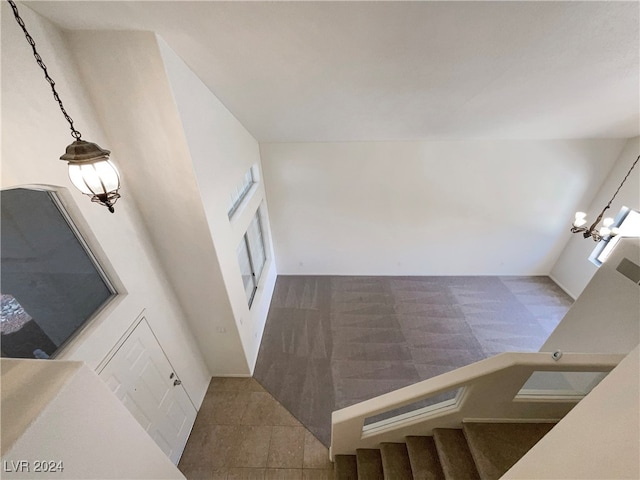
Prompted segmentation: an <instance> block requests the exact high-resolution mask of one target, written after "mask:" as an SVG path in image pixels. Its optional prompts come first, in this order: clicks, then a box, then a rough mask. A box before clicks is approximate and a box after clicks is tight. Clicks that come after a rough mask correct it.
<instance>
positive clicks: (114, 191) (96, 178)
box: [7, 0, 120, 213]
mask: <svg viewBox="0 0 640 480" xmlns="http://www.w3.org/2000/svg"><path fill="white" fill-rule="evenodd" d="M7 1H8V2H9V5H11V8H12V10H13V15H14V16H15V18H16V22H18V25H20V28H22V31H23V32H24V35H25V37H26V38H27V42H28V43H29V45H30V46H31V49H32V50H33V56H34V57H35V59H36V63H37V64H38V66H39V67H40V68H41V69H42V71H43V72H44V78H45V79H46V80H47V82H48V83H49V85H50V86H51V91H52V92H53V98H54V99H55V101H56V102H58V106H59V107H60V110H61V111H62V114H63V115H64V118H65V119H66V120H67V122H68V123H69V127H70V128H71V136H72V137H73V138H74V139H75V141H74V142H73V143H72V144H71V145H69V146H67V149H66V152H65V153H64V155H62V156H61V157H60V160H64V161H66V162H67V164H68V166H69V178H70V179H71V183H73V184H74V185H75V186H76V188H77V189H78V190H80V191H81V192H82V193H84V194H85V195H88V196H90V197H91V201H92V202H97V203H99V204H101V205H104V206H105V207H107V208H108V209H109V211H110V212H111V213H113V212H114V209H113V204H114V203H116V201H117V200H118V198H120V194H119V193H118V190H119V189H120V175H119V174H118V170H117V169H116V167H115V166H114V165H113V163H111V161H110V160H109V155H110V154H111V152H110V151H109V150H104V149H102V148H100V147H99V146H98V145H96V144H95V143H91V142H87V141H84V140H82V135H81V134H80V132H79V131H78V130H76V128H75V127H74V126H73V120H72V119H71V117H70V116H69V114H68V113H67V111H66V110H65V108H64V105H63V104H62V100H60V96H59V95H58V92H57V91H56V87H55V85H56V83H55V82H54V81H53V79H52V78H51V77H50V76H49V73H48V72H47V66H46V65H45V64H44V62H43V61H42V58H41V57H40V54H39V53H38V51H37V50H36V42H35V41H34V40H33V38H32V37H31V35H29V32H28V31H27V28H26V26H25V24H24V21H23V20H22V18H21V17H20V14H19V13H18V7H17V6H16V4H15V2H14V1H13V0H7Z"/></svg>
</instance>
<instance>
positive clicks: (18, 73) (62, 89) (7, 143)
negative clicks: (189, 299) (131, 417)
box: [1, 3, 210, 407]
mask: <svg viewBox="0 0 640 480" xmlns="http://www.w3.org/2000/svg"><path fill="white" fill-rule="evenodd" d="M1 8H2V29H1V35H2V42H1V48H2V178H1V186H2V188H8V187H13V186H19V185H31V184H46V185H54V186H62V187H64V188H66V187H69V188H70V189H69V191H66V192H65V191H63V192H62V193H63V200H64V201H65V203H66V204H67V205H68V208H69V209H70V210H71V213H72V216H73V218H74V220H75V221H76V222H77V223H78V224H79V227H80V229H81V231H82V232H83V234H84V235H85V237H86V238H87V240H88V242H89V244H90V245H91V247H92V249H93V251H94V252H95V253H96V254H97V256H98V258H99V259H100V260H101V262H102V263H103V265H104V266H105V267H106V269H107V272H108V273H109V274H110V276H111V277H112V278H113V279H114V280H115V282H116V284H117V286H118V290H119V291H121V292H124V294H123V295H122V296H120V297H119V298H118V299H117V300H116V301H115V302H113V303H112V304H110V305H109V307H108V308H107V309H106V310H105V311H103V312H102V313H101V314H100V315H99V316H98V318H97V319H96V320H95V321H94V322H92V323H91V325H89V326H88V327H87V328H86V329H85V330H84V331H83V332H82V334H81V335H79V336H78V337H77V338H76V339H75V340H74V341H73V342H72V343H71V344H70V345H69V347H68V348H67V349H66V350H65V351H64V353H63V355H62V356H61V358H63V359H73V360H83V361H86V362H87V363H88V364H89V365H90V366H91V367H92V368H95V367H96V366H97V365H98V364H99V363H100V362H101V360H102V359H103V358H105V356H106V355H107V354H108V352H109V351H110V349H111V348H112V347H113V345H114V344H116V342H117V341H118V340H119V338H120V337H121V336H122V334H123V333H124V332H125V331H126V330H127V328H128V327H129V326H130V325H131V324H132V323H133V322H134V321H135V319H136V318H137V317H138V315H139V314H140V312H141V311H142V310H143V309H146V314H145V316H146V318H147V319H148V320H149V324H150V325H151V328H152V329H153V331H154V333H155V334H156V336H157V337H158V340H159V342H160V344H161V345H162V346H163V348H164V349H165V353H166V354H167V357H168V358H169V360H170V361H171V362H172V365H173V367H174V369H175V370H176V373H177V374H178V376H179V377H180V378H181V380H182V382H183V385H184V387H185V389H186V391H187V392H188V394H189V396H190V398H191V400H192V401H193V402H194V404H195V405H196V407H198V406H199V405H200V403H201V401H202V398H203V397H204V394H205V392H206V389H207V386H208V383H209V378H210V373H209V372H208V370H207V367H206V365H205V363H204V361H203V358H202V356H201V353H200V351H199V349H198V346H197V344H196V342H195V340H194V338H193V335H192V333H191V330H190V328H189V327H188V324H187V322H186V315H185V313H184V311H183V309H182V308H181V306H180V304H179V303H178V301H177V298H176V295H175V294H174V291H173V289H172V287H171V285H170V283H169V279H168V277H167V275H165V273H164V270H163V269H162V267H161V264H160V263H159V262H158V258H157V255H156V253H155V251H154V248H153V245H152V243H151V242H150V237H149V235H148V232H147V229H146V228H145V221H144V220H143V217H142V216H141V214H140V211H139V210H138V208H137V206H136V203H135V202H134V201H133V197H134V192H133V189H132V182H131V178H130V175H129V170H128V168H126V167H125V168H123V167H124V165H122V164H121V162H122V157H121V156H120V153H121V152H126V151H127V150H128V148H134V149H135V147H136V145H134V144H132V143H127V142H124V143H123V142H121V141H118V142H115V141H113V140H112V138H110V137H108V136H107V132H106V131H105V130H104V129H103V128H102V125H103V123H102V121H103V120H104V119H103V118H101V117H100V116H99V115H98V114H97V113H96V111H95V110H94V109H93V107H92V105H91V101H90V98H89V96H88V95H87V93H86V90H85V85H84V84H83V83H82V77H81V75H80V72H79V71H78V69H77V68H76V64H75V63H74V60H73V58H72V54H71V51H70V49H69V45H68V44H67V42H66V39H65V38H64V36H63V34H62V32H61V31H60V30H59V29H57V28H56V27H55V26H54V25H52V24H51V23H50V22H48V21H47V20H45V19H43V18H42V17H41V16H39V15H37V14H35V13H33V11H31V10H30V9H29V8H28V7H27V6H25V5H24V4H20V5H19V8H20V13H21V15H22V16H23V18H24V20H25V22H26V24H27V27H28V29H29V31H30V32H31V34H32V36H33V37H34V39H35V40H36V43H37V46H38V50H39V51H40V53H41V55H42V57H43V59H44V61H45V63H46V65H47V67H48V68H49V73H50V74H51V75H52V76H53V78H54V79H55V81H56V87H57V89H58V91H59V93H60V96H61V98H62V99H63V101H64V104H65V107H66V109H67V111H68V112H69V114H70V115H71V116H72V118H73V119H74V121H75V124H76V127H77V128H78V130H80V131H81V132H82V133H83V138H84V139H86V140H89V141H93V142H97V143H98V144H99V145H101V146H102V147H104V148H107V149H110V150H112V151H113V159H114V161H115V163H116V164H118V166H119V167H120V169H121V173H122V177H123V188H122V195H123V198H122V199H121V200H119V201H118V203H117V204H116V207H115V208H116V212H115V214H110V213H109V212H108V211H107V209H106V208H104V207H101V206H98V205H96V204H94V203H91V202H90V201H89V199H88V197H86V196H83V195H81V194H80V193H79V192H78V191H77V190H76V189H75V188H74V187H73V186H71V183H70V181H69V179H68V176H67V168H66V165H65V164H64V163H63V162H61V161H60V160H58V158H59V157H60V155H61V154H62V153H64V149H65V147H66V145H67V144H69V143H71V141H72V140H73V139H72V137H71V136H70V135H69V130H68V126H67V124H66V122H65V121H64V118H63V117H62V114H61V113H60V111H59V110H58V106H57V104H56V103H55V102H54V100H53V98H52V95H51V90H50V88H49V85H48V84H47V82H46V81H45V80H44V76H43V74H42V71H41V70H40V69H39V68H38V66H37V65H36V63H35V60H34V58H33V55H32V52H31V48H30V47H29V45H28V44H27V42H26V40H25V38H24V35H23V33H22V31H21V30H20V28H19V27H18V25H17V24H16V22H15V20H14V18H13V15H12V13H11V10H10V8H9V6H8V5H7V4H6V3H3V4H2V7H1ZM114 56H115V55H114ZM7 293H10V292H7Z"/></svg>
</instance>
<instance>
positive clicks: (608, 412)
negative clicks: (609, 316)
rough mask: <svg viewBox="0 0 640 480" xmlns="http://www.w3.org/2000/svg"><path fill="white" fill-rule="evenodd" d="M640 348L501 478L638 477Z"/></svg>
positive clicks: (639, 446) (639, 472) (639, 450)
mask: <svg viewBox="0 0 640 480" xmlns="http://www.w3.org/2000/svg"><path fill="white" fill-rule="evenodd" d="M639 365H640V356H639V354H638V348H636V349H635V350H634V351H632V352H631V353H630V354H629V355H628V356H627V357H626V358H625V359H624V360H623V361H622V362H620V364H619V365H618V366H617V367H616V368H615V369H614V370H612V371H611V373H609V375H607V377H606V378H605V379H604V380H603V381H602V382H601V383H600V384H599V385H598V386H596V387H595V388H594V389H593V391H592V392H591V393H590V394H589V395H588V396H587V397H586V398H585V399H584V400H582V401H581V402H580V403H579V404H578V405H576V406H575V407H574V408H573V410H571V411H570V412H569V413H568V414H567V416H566V417H564V418H563V419H562V420H561V421H560V423H558V425H556V426H555V427H554V428H553V430H551V431H550V432H549V433H548V434H547V435H545V436H544V438H543V439H542V440H540V441H539V442H538V443H537V444H536V445H535V446H534V447H533V448H532V449H531V450H529V452H527V454H526V455H525V456H524V457H522V458H521V459H520V460H519V461H518V462H517V463H516V464H515V465H514V466H513V467H511V469H510V470H509V471H507V473H505V474H504V476H503V477H501V478H503V479H522V480H531V479H533V478H535V479H540V480H542V479H553V480H557V479H580V480H584V479H597V480H602V479H605V478H609V479H613V478H615V479H623V478H627V479H630V480H635V479H638V478H640V418H639V416H638V402H639V401H640V395H639V394H640V391H639V385H638V378H640V371H639V369H638V366H639Z"/></svg>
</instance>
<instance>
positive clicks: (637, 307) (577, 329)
mask: <svg viewBox="0 0 640 480" xmlns="http://www.w3.org/2000/svg"><path fill="white" fill-rule="evenodd" d="M624 258H627V259H629V260H631V261H632V262H633V263H635V264H636V265H640V239H637V238H622V239H620V241H619V242H618V243H617V245H616V247H615V248H614V249H613V250H612V252H611V254H610V255H609V258H607V260H606V261H605V262H604V263H603V264H602V266H600V268H599V269H598V270H597V272H596V274H595V275H594V276H593V278H592V279H591V281H590V282H589V283H588V284H587V286H586V287H585V289H584V290H583V292H582V294H581V295H580V296H579V297H578V299H577V300H576V301H575V302H574V303H573V305H571V308H570V309H569V311H568V312H567V314H566V315H565V316H564V317H563V318H562V320H561V322H560V323H559V324H558V326H557V327H556V329H555V330H554V331H553V332H552V333H551V335H550V336H549V338H548V339H547V341H546V342H545V343H544V345H542V347H540V351H541V352H553V351H555V350H558V349H559V350H562V351H565V352H591V353H629V352H630V351H631V350H633V349H634V348H635V347H636V346H637V345H638V343H639V342H640V286H638V285H637V284H635V283H634V282H632V281H631V280H629V279H628V278H627V277H625V276H624V275H622V274H621V273H620V272H618V271H617V270H616V269H617V267H618V265H619V264H620V261H621V260H622V259H624Z"/></svg>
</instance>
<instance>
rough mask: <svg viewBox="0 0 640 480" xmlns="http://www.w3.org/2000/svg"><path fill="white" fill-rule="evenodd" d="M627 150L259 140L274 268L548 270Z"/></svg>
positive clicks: (543, 144) (578, 143) (605, 143)
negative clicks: (581, 210)
mask: <svg viewBox="0 0 640 480" xmlns="http://www.w3.org/2000/svg"><path fill="white" fill-rule="evenodd" d="M623 146H624V140H567V141H560V140H557V141H555V140H554V141H507V140H504V141H472V140H469V141H441V142H435V141H434V142H378V143H374V142H368V143H301V144H262V145H260V151H261V154H262V162H263V166H264V176H265V183H266V190H267V197H268V198H269V202H270V205H271V221H272V230H273V242H274V249H275V254H276V259H277V267H278V272H279V273H280V274H349V275H355V274H366V275H538V274H543V275H546V274H548V273H549V272H550V271H551V268H552V266H553V265H554V263H555V261H556V259H557V257H558V255H559V253H560V251H561V250H562V248H563V247H564V244H565V242H566V241H567V237H566V236H565V235H563V232H564V231H565V230H566V229H568V228H569V226H570V222H571V221H572V219H573V213H574V212H575V210H576V207H577V206H578V205H581V204H585V203H589V202H590V201H591V198H592V196H593V194H594V193H593V192H594V191H595V190H597V188H598V187H599V184H600V182H601V181H602V180H601V179H602V178H604V177H605V176H606V175H607V173H608V171H609V169H610V168H611V166H612V165H613V162H614V161H615V160H616V159H617V158H618V155H619V153H620V151H621V149H622V148H623Z"/></svg>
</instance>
